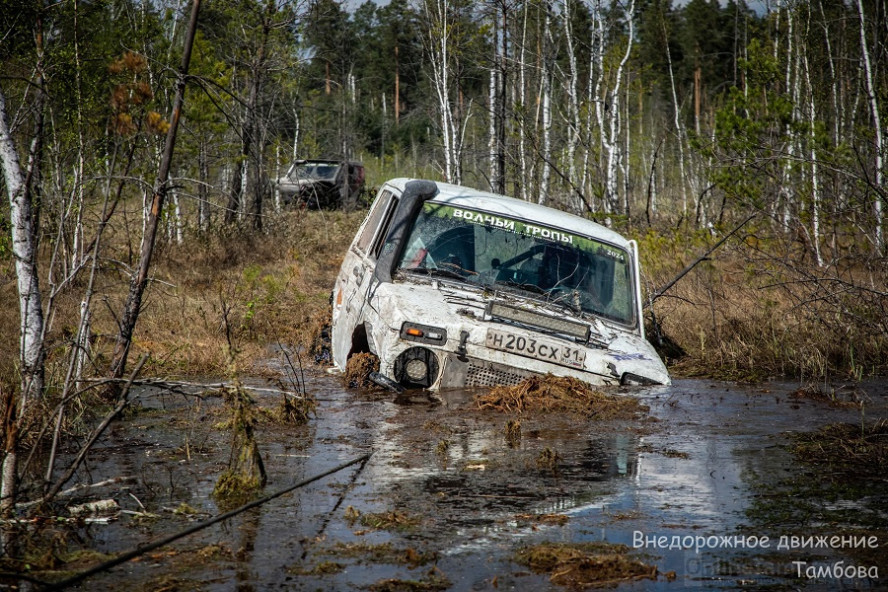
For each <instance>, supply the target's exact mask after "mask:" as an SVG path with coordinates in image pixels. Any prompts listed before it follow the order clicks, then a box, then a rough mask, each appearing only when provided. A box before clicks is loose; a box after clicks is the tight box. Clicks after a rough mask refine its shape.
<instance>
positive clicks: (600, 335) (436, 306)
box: [368, 278, 669, 384]
mask: <svg viewBox="0 0 888 592" xmlns="http://www.w3.org/2000/svg"><path fill="white" fill-rule="evenodd" d="M492 300H495V301H496V302H502V303H505V304H508V305H511V306H514V307H519V308H521V309H524V310H529V311H533V312H535V313H539V314H541V315H546V316H548V317H553V318H565V317H566V315H565V313H564V312H563V311H562V310H559V309H558V308H557V307H547V306H544V305H542V304H541V303H539V302H537V301H534V300H530V299H525V298H520V297H517V296H514V295H512V294H509V293H505V292H500V291H497V292H494V291H489V290H486V291H485V290H480V289H479V290H475V289H464V288H462V287H461V286H460V284H459V283H456V282H449V281H446V280H440V281H438V280H428V279H426V278H422V279H420V280H414V279H412V278H411V279H407V280H404V279H400V280H396V281H394V282H382V283H380V284H378V285H377V286H376V287H375V288H374V290H372V293H371V297H370V299H369V301H368V303H369V306H371V307H372V308H374V309H375V310H376V312H377V313H378V316H377V318H378V319H385V320H386V321H385V322H386V324H388V325H389V326H388V327H387V332H388V334H389V335H391V336H392V337H393V338H394V337H396V335H397V334H398V333H399V332H400V330H401V326H402V325H403V324H404V323H405V322H411V323H417V324H422V325H428V326H433V327H438V328H441V329H444V330H445V331H446V332H447V345H446V346H445V349H447V350H451V351H452V350H453V349H454V348H455V344H456V343H457V342H458V341H459V339H460V335H461V333H463V332H467V333H468V335H469V337H468V343H469V344H470V345H474V346H476V347H478V348H483V347H484V343H485V339H486V335H487V329H488V328H490V327H493V328H499V329H505V330H518V331H531V332H534V333H538V334H539V335H540V336H543V338H546V339H552V340H556V341H559V340H560V341H563V342H565V343H567V342H572V341H573V340H572V339H571V338H569V337H566V336H564V335H560V334H557V333H556V332H554V331H551V330H546V329H544V328H542V327H527V326H520V327H517V328H516V326H515V325H512V324H505V323H503V322H500V321H498V320H496V319H491V318H490V316H486V315H485V310H486V308H487V305H488V303H489V302H490V301H492ZM573 320H576V321H578V322H582V323H585V324H587V325H588V326H589V328H590V339H589V342H588V345H587V347H588V350H589V352H590V354H593V355H590V356H589V357H587V362H586V370H587V371H590V372H596V373H599V374H604V373H607V374H609V375H611V376H614V377H619V376H621V375H622V374H623V373H624V372H630V373H632V374H640V375H641V376H645V377H647V378H649V379H651V380H652V381H655V382H658V383H661V384H668V383H669V375H668V373H667V371H666V368H665V366H664V365H663V363H662V361H661V360H660V359H659V356H658V355H657V354H656V352H655V351H654V349H653V347H652V346H651V345H650V344H649V343H648V342H647V340H645V339H644V338H643V337H642V336H641V335H639V334H638V333H637V332H634V331H631V330H626V329H621V328H618V327H614V326H613V325H611V324H607V323H605V322H603V321H601V320H600V319H597V318H592V319H585V320H584V319H579V318H576V317H574V319H573Z"/></svg>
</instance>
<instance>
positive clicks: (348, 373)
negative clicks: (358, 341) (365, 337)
mask: <svg viewBox="0 0 888 592" xmlns="http://www.w3.org/2000/svg"><path fill="white" fill-rule="evenodd" d="M371 372H379V358H377V357H376V354H371V353H370V352H365V353H359V354H354V355H352V357H350V358H349V359H348V362H347V363H346V365H345V383H346V384H347V385H348V386H349V388H371V387H373V386H374V383H373V381H371V380H370V373H371Z"/></svg>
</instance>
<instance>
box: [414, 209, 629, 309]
mask: <svg viewBox="0 0 888 592" xmlns="http://www.w3.org/2000/svg"><path fill="white" fill-rule="evenodd" d="M630 261H631V257H630V256H629V253H627V252H626V251H625V250H624V249H621V248H618V247H615V246H613V245H610V244H607V243H603V242H600V241H597V240H595V239H592V238H589V237H585V236H581V235H577V234H573V233H571V232H568V231H566V230H560V229H557V228H552V227H548V226H543V225H536V224H530V223H527V222H523V221H521V220H517V219H512V218H509V217H506V216H500V215H494V214H489V213H486V212H481V211H477V210H467V209H463V208H454V207H452V206H448V205H442V204H436V203H432V202H428V203H426V204H424V205H423V208H422V211H421V212H420V214H419V216H418V217H417V220H416V223H415V224H414V226H413V229H412V230H411V232H410V235H409V236H408V237H407V242H406V247H405V249H404V252H403V255H402V256H401V260H400V261H399V262H398V266H397V271H400V272H404V273H412V274H420V275H425V276H431V277H443V278H449V279H453V280H456V281H461V282H465V283H468V284H475V285H478V286H483V287H488V288H494V289H502V290H507V291H513V292H516V293H520V294H522V295H526V296H528V297H532V298H536V299H540V300H544V301H546V302H548V303H553V304H558V305H561V306H562V307H563V308H565V309H569V310H571V311H573V312H574V313H576V314H583V313H591V314H595V315H598V316H601V317H604V318H607V319H610V320H613V321H617V322H619V323H624V324H627V325H633V324H635V297H634V294H635V292H634V289H633V285H632V277H633V275H632V268H631V264H630Z"/></svg>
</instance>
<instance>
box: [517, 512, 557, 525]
mask: <svg viewBox="0 0 888 592" xmlns="http://www.w3.org/2000/svg"><path fill="white" fill-rule="evenodd" d="M515 520H516V521H518V522H530V523H533V524H548V525H553V526H564V525H565V524H567V523H568V522H570V517H569V516H566V515H565V514H518V515H516V516H515Z"/></svg>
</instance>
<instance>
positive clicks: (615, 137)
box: [605, 0, 635, 211]
mask: <svg viewBox="0 0 888 592" xmlns="http://www.w3.org/2000/svg"><path fill="white" fill-rule="evenodd" d="M634 11H635V0H632V1H631V2H630V3H629V7H628V8H627V9H626V11H625V15H626V19H627V20H628V22H629V37H628V39H627V41H626V51H625V52H624V53H623V57H622V59H621V60H620V65H619V66H617V71H616V74H615V77H616V78H615V80H614V87H613V88H612V89H611V91H610V93H609V94H610V97H611V104H610V121H609V122H608V134H607V138H606V139H605V149H606V152H607V173H606V174H607V186H606V196H605V199H606V200H607V201H608V208H609V211H616V210H617V209H618V207H619V204H620V198H619V189H618V180H619V169H620V163H621V159H622V154H621V150H620V126H621V125H622V121H621V115H622V113H621V107H620V92H621V85H622V82H623V71H624V70H625V68H626V63H627V62H628V61H629V55H630V54H631V53H632V44H633V42H634V40H635V18H634V16H633V12H634Z"/></svg>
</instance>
